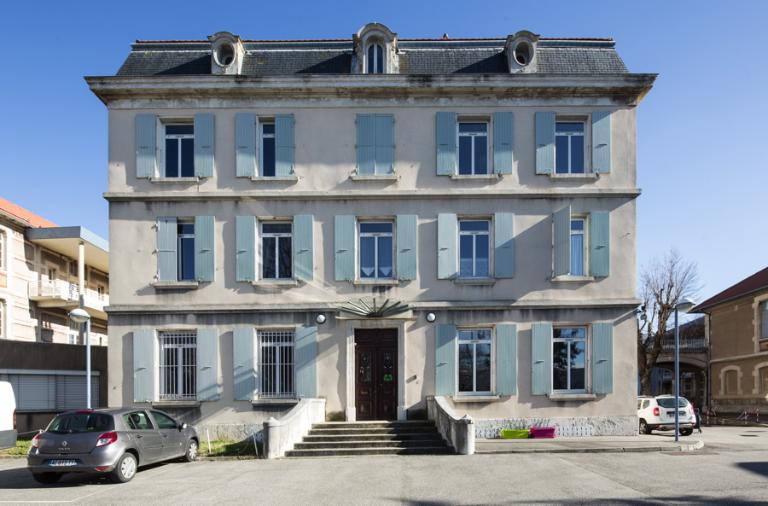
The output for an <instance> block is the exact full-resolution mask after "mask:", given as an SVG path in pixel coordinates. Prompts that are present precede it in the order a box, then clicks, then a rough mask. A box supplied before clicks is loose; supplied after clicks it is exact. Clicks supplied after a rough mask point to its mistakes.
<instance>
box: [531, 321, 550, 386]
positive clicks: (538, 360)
mask: <svg viewBox="0 0 768 506" xmlns="http://www.w3.org/2000/svg"><path fill="white" fill-rule="evenodd" d="M551 385H552V324H551V323H534V324H533V325H531V395H547V394H549V393H550V392H551V391H552V386H551Z"/></svg>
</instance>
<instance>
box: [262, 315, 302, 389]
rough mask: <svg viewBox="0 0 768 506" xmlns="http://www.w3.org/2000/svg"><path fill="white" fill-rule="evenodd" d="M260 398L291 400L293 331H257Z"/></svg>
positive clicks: (292, 386)
mask: <svg viewBox="0 0 768 506" xmlns="http://www.w3.org/2000/svg"><path fill="white" fill-rule="evenodd" d="M258 339H259V376H260V378H261V386H260V388H259V397H261V398H293V397H295V396H296V391H295V388H294V378H293V375H294V370H293V331H292V330H259V331H258Z"/></svg>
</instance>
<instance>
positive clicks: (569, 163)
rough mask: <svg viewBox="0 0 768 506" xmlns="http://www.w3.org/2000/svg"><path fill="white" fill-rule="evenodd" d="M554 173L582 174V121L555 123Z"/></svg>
mask: <svg viewBox="0 0 768 506" xmlns="http://www.w3.org/2000/svg"><path fill="white" fill-rule="evenodd" d="M555 173H557V174H584V122H583V121H558V122H557V123H556V124H555Z"/></svg>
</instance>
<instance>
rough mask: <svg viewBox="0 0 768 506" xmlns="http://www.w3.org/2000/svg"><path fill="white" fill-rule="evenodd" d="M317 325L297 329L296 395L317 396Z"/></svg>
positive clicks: (299, 396) (304, 396) (303, 396)
mask: <svg viewBox="0 0 768 506" xmlns="http://www.w3.org/2000/svg"><path fill="white" fill-rule="evenodd" d="M316 362H317V327H314V326H303V327H298V328H297V329H296V368H295V370H296V396H297V397H298V398H300V399H304V398H314V397H317V366H316Z"/></svg>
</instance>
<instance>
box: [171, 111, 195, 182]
mask: <svg viewBox="0 0 768 506" xmlns="http://www.w3.org/2000/svg"><path fill="white" fill-rule="evenodd" d="M164 167H165V174H163V176H164V177H194V176H195V127H194V125H192V124H179V125H173V124H169V125H165V164H164Z"/></svg>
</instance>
